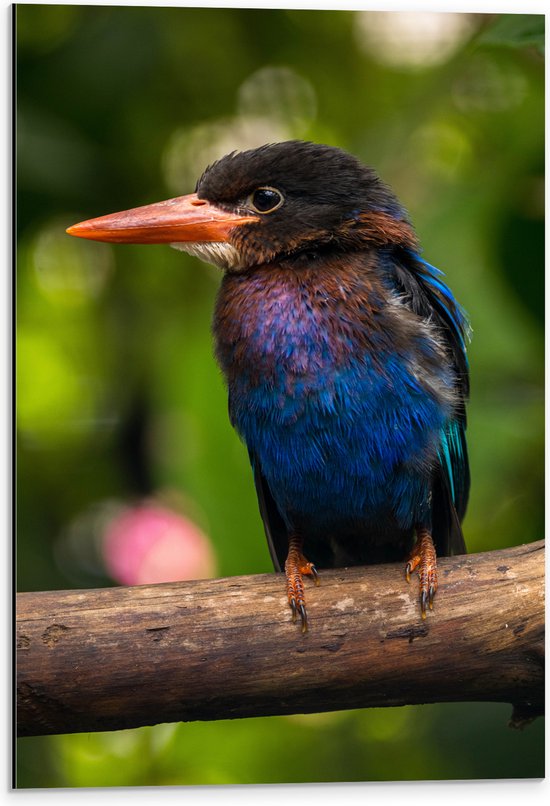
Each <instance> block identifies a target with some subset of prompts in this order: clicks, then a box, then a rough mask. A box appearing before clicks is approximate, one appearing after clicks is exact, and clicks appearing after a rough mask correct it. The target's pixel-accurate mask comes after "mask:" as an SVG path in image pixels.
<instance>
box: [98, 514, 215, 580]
mask: <svg viewBox="0 0 550 806" xmlns="http://www.w3.org/2000/svg"><path fill="white" fill-rule="evenodd" d="M103 557H104V560H105V565H106V567H107V571H108V572H109V574H110V575H111V576H112V577H113V579H116V580H117V581H118V582H120V583H122V584H123V585H146V584H152V583H155V582H177V581H179V580H183V579H204V578H207V577H211V576H213V575H214V573H215V567H216V562H215V557H214V552H213V549H212V546H211V544H210V540H209V539H208V537H206V535H205V534H204V533H203V532H202V531H201V530H200V529H199V528H198V526H196V525H195V524H194V523H193V522H192V521H190V520H189V519H188V518H186V517H184V516H183V515H180V514H178V513H176V512H174V511H172V510H170V509H168V508H167V507H165V506H163V505H161V504H158V503H156V502H154V501H148V502H144V503H142V504H139V505H137V506H135V507H129V508H127V509H125V510H124V511H123V512H122V513H119V514H117V515H115V517H114V518H113V519H112V520H111V521H110V523H109V524H108V525H107V527H106V529H105V533H104V536H103Z"/></svg>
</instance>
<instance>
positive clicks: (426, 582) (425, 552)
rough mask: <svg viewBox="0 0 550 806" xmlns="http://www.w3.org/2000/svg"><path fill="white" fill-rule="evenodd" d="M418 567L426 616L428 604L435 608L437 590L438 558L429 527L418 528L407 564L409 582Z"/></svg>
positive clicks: (421, 608) (422, 611)
mask: <svg viewBox="0 0 550 806" xmlns="http://www.w3.org/2000/svg"><path fill="white" fill-rule="evenodd" d="M417 568H418V576H419V577H420V612H421V614H422V618H426V604H428V607H429V608H430V610H433V604H434V596H435V592H436V590H437V559H436V555H435V546H434V543H433V540H432V536H431V534H430V533H429V531H428V530H427V529H424V528H422V529H417V532H416V543H415V544H414V546H413V549H412V551H411V553H410V555H409V559H408V561H407V565H406V566H405V575H406V577H407V582H410V581H411V574H412V573H413V571H415V570H416V569H417Z"/></svg>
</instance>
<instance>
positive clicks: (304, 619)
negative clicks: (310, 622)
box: [300, 604, 307, 633]
mask: <svg viewBox="0 0 550 806" xmlns="http://www.w3.org/2000/svg"><path fill="white" fill-rule="evenodd" d="M300 618H301V619H302V632H303V633H304V632H307V610H306V608H305V605H303V604H301V605H300Z"/></svg>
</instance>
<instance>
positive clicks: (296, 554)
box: [285, 535, 319, 632]
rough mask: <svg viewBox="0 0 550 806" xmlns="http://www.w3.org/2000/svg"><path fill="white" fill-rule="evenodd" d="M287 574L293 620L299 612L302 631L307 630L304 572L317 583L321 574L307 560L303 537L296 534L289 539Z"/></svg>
mask: <svg viewBox="0 0 550 806" xmlns="http://www.w3.org/2000/svg"><path fill="white" fill-rule="evenodd" d="M285 574H286V590H287V594H288V603H289V605H290V609H291V610H292V621H293V622H295V621H296V618H297V615H298V613H299V614H300V620H301V622H302V632H307V610H306V599H305V595H304V582H303V579H302V574H303V575H304V576H311V577H313V579H314V580H315V584H316V585H318V584H319V576H318V574H317V570H316V568H315V566H314V565H313V563H310V562H309V561H308V560H306V558H305V557H304V555H303V554H302V538H301V537H298V536H296V535H294V536H293V537H289V539H288V555H287V558H286V562H285Z"/></svg>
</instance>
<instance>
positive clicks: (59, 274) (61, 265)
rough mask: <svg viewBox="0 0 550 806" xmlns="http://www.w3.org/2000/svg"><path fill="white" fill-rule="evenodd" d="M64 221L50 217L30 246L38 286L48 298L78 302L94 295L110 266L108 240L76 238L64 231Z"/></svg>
mask: <svg viewBox="0 0 550 806" xmlns="http://www.w3.org/2000/svg"><path fill="white" fill-rule="evenodd" d="M65 226H66V223H65V221H63V222H61V221H59V220H56V221H52V222H50V223H49V224H47V225H46V226H45V227H43V228H42V230H41V231H40V232H39V234H38V236H37V237H36V240H35V243H34V247H33V250H32V265H33V268H34V271H35V276H36V279H37V283H38V287H39V288H40V291H41V292H42V293H43V294H44V295H45V296H46V297H47V298H48V300H49V301H50V302H53V303H55V304H59V305H63V306H68V307H72V306H79V305H82V304H85V303H87V302H89V301H91V300H93V299H94V298H96V297H97V296H98V295H99V294H100V292H101V291H102V289H103V288H104V286H105V284H106V282H107V279H108V276H109V274H110V272H111V270H112V268H113V259H112V251H111V248H110V247H109V246H108V245H107V244H101V243H94V242H93V241H84V240H77V239H76V238H71V237H69V236H68V235H67V234H66V233H65Z"/></svg>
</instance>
